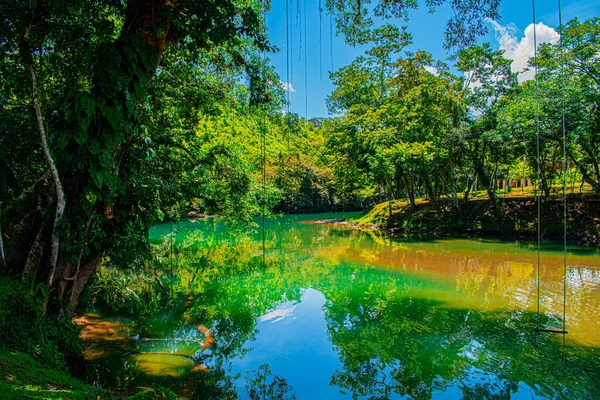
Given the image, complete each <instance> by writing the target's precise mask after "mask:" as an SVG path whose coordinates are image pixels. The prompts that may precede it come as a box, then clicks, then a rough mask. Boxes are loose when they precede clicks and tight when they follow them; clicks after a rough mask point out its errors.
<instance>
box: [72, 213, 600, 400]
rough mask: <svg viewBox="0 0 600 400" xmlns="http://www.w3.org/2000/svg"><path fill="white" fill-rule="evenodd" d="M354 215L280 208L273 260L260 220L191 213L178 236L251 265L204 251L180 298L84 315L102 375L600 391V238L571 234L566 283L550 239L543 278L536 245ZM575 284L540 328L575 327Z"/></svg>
mask: <svg viewBox="0 0 600 400" xmlns="http://www.w3.org/2000/svg"><path fill="white" fill-rule="evenodd" d="M348 215H349V214H343V215H341V214H327V215H325V214H324V215H316V216H315V215H300V216H285V217H280V218H278V219H275V220H268V221H267V222H266V225H265V234H264V237H265V253H264V262H265V264H266V266H263V265H262V262H261V261H262V260H263V254H262V237H263V235H262V232H258V233H257V234H255V235H249V236H248V235H241V234H234V235H230V234H228V233H227V232H228V230H227V229H226V228H225V227H224V226H223V225H221V224H215V223H210V222H207V221H184V222H180V223H179V224H177V226H176V235H175V237H174V242H175V246H176V248H185V243H186V240H187V239H188V238H190V237H194V238H195V240H197V241H199V242H202V243H213V244H215V243H217V244H219V243H220V244H222V246H221V247H220V249H221V250H219V251H220V252H221V253H223V252H225V253H223V254H219V251H217V252H213V253H211V254H212V255H211V257H213V258H214V259H219V257H221V258H222V259H224V260H226V259H227V257H226V256H227V252H228V251H232V252H237V253H238V254H237V258H236V259H237V260H251V261H252V262H251V263H250V264H249V265H251V266H246V267H244V266H243V265H242V263H239V265H238V264H236V263H235V262H233V263H232V265H231V266H229V267H227V268H228V269H227V272H226V273H222V272H220V271H219V270H218V268H214V267H210V266H202V267H201V268H200V269H199V273H198V276H197V277H194V272H195V270H196V268H197V267H196V264H194V265H188V266H186V268H185V271H183V270H182V271H175V275H177V276H178V278H177V279H180V281H181V282H182V284H181V285H183V286H186V285H187V284H188V283H189V282H190V281H191V282H192V284H191V285H190V293H192V294H193V295H191V296H190V297H189V298H187V299H186V298H181V299H176V301H175V302H176V303H177V305H176V306H172V307H168V308H163V309H161V310H160V311H158V312H156V313H152V314H149V315H143V316H131V315H129V316H124V315H110V314H107V313H90V314H88V315H85V316H83V317H82V318H81V319H80V323H81V324H82V325H84V328H85V329H84V331H83V333H82V338H83V340H84V344H85V345H86V352H85V354H86V358H87V359H88V364H89V365H88V379H89V380H90V381H92V382H97V383H99V384H101V385H103V386H107V387H112V388H115V389H117V390H122V391H125V392H127V391H128V390H130V391H134V390H136V389H138V388H143V387H150V386H152V387H156V386H157V385H163V386H167V387H170V388H172V389H173V390H175V391H176V392H177V393H178V394H179V395H181V396H185V397H187V398H203V399H205V398H215V399H236V398H240V399H258V398H260V399H262V398H269V399H274V398H281V399H284V398H294V396H295V398H297V399H337V398H340V399H353V398H361V399H386V398H419V399H421V398H425V399H429V398H432V399H435V398H457V399H459V398H472V399H483V398H509V397H512V398H517V399H519V398H523V399H530V398H590V399H591V398H600V379H599V377H600V352H599V350H600V253H598V252H597V251H596V250H595V249H589V248H584V247H570V248H569V251H568V253H567V273H566V291H563V288H564V285H563V283H564V281H565V275H564V269H563V252H562V249H561V247H560V246H556V245H553V244H552V243H543V249H542V252H541V254H540V269H539V271H540V274H539V282H540V284H539V286H538V263H537V260H538V254H537V251H536V246H535V245H534V244H531V243H526V242H515V241H510V242H509V241H500V240H488V239H468V238H459V239H450V238H442V239H440V238H431V237H429V238H427V237H420V238H414V237H412V238H395V239H391V238H390V237H388V236H387V235H385V234H383V233H381V232H376V231H369V230H358V229H354V228H351V227H349V226H347V225H344V224H340V223H323V222H324V221H322V220H323V219H326V218H340V217H344V216H348ZM315 220H316V221H315ZM171 229H172V226H171V225H170V224H163V225H159V226H157V227H155V228H154V229H153V231H152V232H151V238H153V239H155V240H157V239H160V238H161V237H165V235H167V234H168V233H169V232H171ZM223 244H225V245H223ZM177 246H179V247H177ZM190 248H193V246H192V247H189V246H188V250H187V251H188V252H189V251H190V250H189V249H190ZM173 257H175V258H176V257H177V253H176V252H175V254H173ZM199 265H200V264H199ZM202 265H203V264H202ZM244 265H246V264H244ZM211 268H212V269H211ZM174 279H175V278H174ZM183 286H182V287H183ZM158 290H159V289H157V291H158ZM538 290H539V297H538ZM565 293H566V300H567V306H566V315H567V320H566V328H567V331H568V334H566V335H565V337H564V340H565V341H564V342H563V335H562V334H557V333H547V332H538V333H537V334H536V327H539V328H541V329H554V330H561V329H562V327H563V318H562V315H563V304H564V303H563V300H564V297H563V295H564V294H565ZM538 298H539V302H538ZM186 300H187V305H186V304H184V303H186ZM538 304H539V313H538V312H537V310H538ZM203 316H204V317H203Z"/></svg>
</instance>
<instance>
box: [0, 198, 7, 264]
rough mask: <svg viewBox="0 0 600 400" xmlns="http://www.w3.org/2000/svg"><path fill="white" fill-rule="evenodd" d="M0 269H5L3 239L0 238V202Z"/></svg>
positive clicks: (0, 205) (0, 234)
mask: <svg viewBox="0 0 600 400" xmlns="http://www.w3.org/2000/svg"><path fill="white" fill-rule="evenodd" d="M0 267H2V268H6V257H4V239H3V238H2V202H0Z"/></svg>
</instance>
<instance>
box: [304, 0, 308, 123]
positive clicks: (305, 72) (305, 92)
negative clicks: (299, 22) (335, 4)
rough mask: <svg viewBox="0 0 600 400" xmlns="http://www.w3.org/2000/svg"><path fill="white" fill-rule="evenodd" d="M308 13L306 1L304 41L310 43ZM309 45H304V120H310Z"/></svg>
mask: <svg viewBox="0 0 600 400" xmlns="http://www.w3.org/2000/svg"><path fill="white" fill-rule="evenodd" d="M307 18H308V12H307V10H306V0H304V40H305V41H306V42H307V43H308V36H306V20H307ZM307 47H308V45H307V44H305V45H304V119H308V53H307V51H306V49H307Z"/></svg>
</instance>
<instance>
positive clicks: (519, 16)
mask: <svg viewBox="0 0 600 400" xmlns="http://www.w3.org/2000/svg"><path fill="white" fill-rule="evenodd" d="M321 2H322V4H323V8H324V4H325V0H321ZM561 3H562V8H563V21H564V22H567V21H569V20H571V19H572V18H575V17H579V19H580V20H586V19H588V18H590V17H592V16H598V15H600V0H588V1H576V0H563V1H562V2H561ZM299 4H300V8H301V9H302V12H301V13H300V15H298V12H297V9H298V5H299ZM305 4H306V12H305V9H304V5H305ZM318 7H319V0H289V15H290V16H291V21H292V23H291V24H290V25H289V29H290V36H291V38H292V39H293V40H292V41H291V42H290V46H289V48H290V55H291V56H290V61H291V62H290V72H291V73H290V78H289V81H290V83H291V88H292V89H291V91H290V97H291V100H292V104H291V105H290V111H291V112H296V113H298V114H299V115H300V116H303V117H304V116H305V112H306V111H305V110H306V108H305V105H306V103H305V101H306V98H307V96H308V117H309V118H310V117H316V116H327V115H328V114H327V107H326V105H325V99H326V97H327V95H328V94H329V93H330V92H331V91H332V90H333V85H332V84H331V81H330V79H329V71H331V70H332V66H333V68H334V69H336V70H337V69H338V68H340V67H342V66H344V65H347V64H349V63H350V62H351V61H352V60H353V59H354V58H356V57H357V56H358V55H360V54H362V52H363V51H364V48H353V47H350V46H347V45H346V44H345V43H344V40H343V37H341V36H336V35H335V31H334V34H333V41H332V43H331V42H330V30H331V25H330V18H329V15H327V13H326V11H324V12H323V13H322V17H321V22H322V23H321V35H319V19H320V18H319V8H318ZM450 12H451V10H450V8H449V7H447V6H443V7H441V8H439V9H438V10H437V11H436V12H435V13H434V14H429V13H428V12H427V10H426V8H425V7H422V9H421V10H419V11H416V12H412V13H411V14H410V20H409V22H408V29H409V32H411V33H412V35H413V45H411V46H410V47H409V48H408V50H411V51H414V50H417V49H419V50H426V51H428V52H430V53H431V54H432V55H433V57H434V58H435V59H436V60H446V58H447V56H448V53H447V52H446V51H445V50H444V49H443V47H442V43H443V41H444V31H445V29H446V22H447V20H448V16H449V15H450ZM536 14H537V22H538V23H543V24H545V25H546V26H547V28H546V27H541V28H540V27H539V25H538V32H537V34H538V41H539V42H542V41H545V40H556V38H557V37H558V36H556V33H555V32H554V31H553V29H554V28H556V27H557V26H558V1H552V0H538V1H536ZM500 15H501V19H500V20H498V21H496V22H497V24H492V23H490V33H489V34H488V35H487V36H485V37H483V38H481V42H484V41H485V42H490V43H491V44H492V46H493V47H494V48H502V49H503V50H506V51H507V52H506V53H505V56H507V58H513V59H515V60H516V61H515V63H514V64H513V67H515V65H517V64H519V63H520V64H522V63H524V62H526V60H525V58H526V57H527V53H528V52H532V51H533V50H532V46H530V45H528V44H529V42H530V41H531V29H530V30H529V31H528V30H526V28H527V27H528V26H529V25H530V24H531V23H532V22H533V20H532V18H533V15H532V7H531V2H530V1H526V0H503V1H502V3H501V10H500ZM285 16H286V0H272V7H271V12H270V13H269V14H268V15H267V25H268V27H269V33H270V38H271V42H272V43H273V44H274V45H275V46H277V47H278V48H279V52H278V53H276V54H271V55H270V58H271V61H272V63H273V64H274V65H275V68H276V70H277V73H278V74H279V76H280V77H281V80H282V82H287V81H288V79H287V51H286V23H285V20H286V18H285ZM305 18H306V22H307V26H306V35H305V34H304V19H305ZM391 22H393V23H396V24H398V25H403V24H404V23H403V22H401V21H391ZM334 30H335V28H334ZM527 33H529V37H528V36H527ZM305 36H306V37H305ZM319 37H321V46H320V45H319ZM306 50H307V74H306V76H305V71H304V61H305V60H304V56H305V51H306ZM331 53H333V58H332V57H331ZM320 54H321V55H320ZM321 59H322V61H321ZM305 80H306V83H305ZM305 85H306V88H305Z"/></svg>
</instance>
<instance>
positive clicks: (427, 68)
mask: <svg viewBox="0 0 600 400" xmlns="http://www.w3.org/2000/svg"><path fill="white" fill-rule="evenodd" d="M423 68H425V71H427V72H429V73H430V74H432V75H435V76H440V71H438V69H437V68H436V67H432V66H429V65H426V66H424V67H423Z"/></svg>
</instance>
